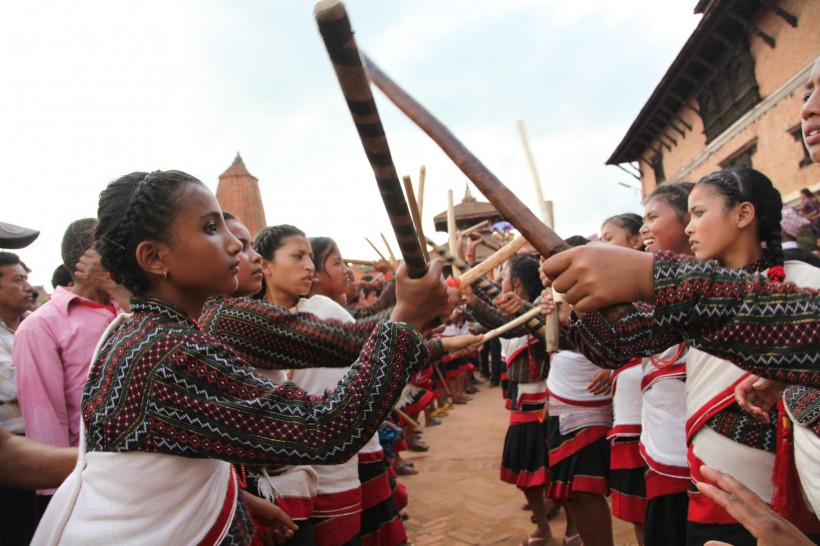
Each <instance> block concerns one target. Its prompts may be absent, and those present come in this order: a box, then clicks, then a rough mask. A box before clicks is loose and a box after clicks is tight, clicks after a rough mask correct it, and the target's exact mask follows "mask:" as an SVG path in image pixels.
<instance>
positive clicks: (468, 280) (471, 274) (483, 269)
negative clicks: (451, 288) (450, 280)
mask: <svg viewBox="0 0 820 546" xmlns="http://www.w3.org/2000/svg"><path fill="white" fill-rule="evenodd" d="M526 244H527V240H526V239H525V238H523V237H516V238H515V239H513V240H512V241H510V242H509V243H507V244H506V245H504V246H503V247H502V248H501V250H499V251H498V252H496V253H495V254H493V255H492V256H490V257H489V258H487V259H486V260H484V261H483V262H481V263H480V264H478V265H476V266H475V267H473V268H472V269H470V270H469V271H466V272H465V273H464V274H463V275H461V277H459V278H458V284H459V288H466V287H468V286H470V285H471V284H473V283H474V282H475V281H476V280H478V279H480V278H481V277H483V276H484V275H486V274H487V273H489V272H490V271H492V270H493V269H495V268H496V266H499V265H501V264H503V263H504V262H506V261H507V260H509V259H510V256H512V255H513V254H515V253H516V252H518V251H519V250H521V249H522V248H523V247H524V246H526Z"/></svg>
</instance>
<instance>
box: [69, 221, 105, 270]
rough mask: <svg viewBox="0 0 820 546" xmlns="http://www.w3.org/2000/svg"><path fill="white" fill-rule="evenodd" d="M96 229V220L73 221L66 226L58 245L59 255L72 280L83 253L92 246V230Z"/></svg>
mask: <svg viewBox="0 0 820 546" xmlns="http://www.w3.org/2000/svg"><path fill="white" fill-rule="evenodd" d="M96 227H97V219H96V218H83V219H82V220H75V221H73V222H71V223H70V224H69V225H68V228H67V229H66V230H65V234H64V235H63V241H62V243H61V245H60V255H61V257H62V259H63V266H64V267H65V268H66V270H67V271H68V272H69V274H70V275H71V280H73V279H74V270H75V269H76V268H77V262H79V261H80V258H82V256H83V254H85V251H86V250H88V249H89V248H91V247H92V246H94V229H95V228H96Z"/></svg>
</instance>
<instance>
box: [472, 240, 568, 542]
mask: <svg viewBox="0 0 820 546" xmlns="http://www.w3.org/2000/svg"><path fill="white" fill-rule="evenodd" d="M541 288H542V287H541V282H540V279H539V277H538V262H537V261H536V260H535V259H534V258H533V257H532V256H529V255H526V254H516V255H515V256H513V257H512V258H511V259H510V261H509V266H508V269H507V273H506V275H505V276H504V279H503V282H502V290H503V291H504V292H505V293H513V294H515V295H516V296H517V297H518V298H520V299H521V300H522V301H525V302H528V303H532V302H533V301H534V300H536V299H537V298H538V296H539V295H540V294H541ZM485 325H486V326H490V325H489V324H485ZM501 354H502V358H503V359H504V362H505V363H506V368H507V380H506V381H505V382H504V383H505V385H504V386H505V392H504V398H505V402H506V406H507V409H508V410H509V411H510V424H509V427H508V428H507V435H506V437H505V438H504V451H503V453H502V456H501V480H502V481H505V482H508V483H511V484H513V485H515V486H516V487H518V488H519V489H520V490H521V491H522V492H523V493H524V496H525V497H526V499H527V503H528V504H529V506H530V510H531V511H532V513H533V519H534V520H535V523H536V525H537V527H536V529H535V531H534V532H533V533H532V534H530V536H529V538H528V539H527V541H526V542H524V544H525V545H529V546H540V545H542V544H547V543H548V542H549V541H550V540H552V530H551V529H550V525H549V521H548V515H547V506H546V501H545V493H546V490H547V486H548V485H549V479H550V478H549V453H548V450H547V423H546V422H545V421H544V418H543V417H544V406H545V405H546V403H547V400H546V399H547V385H546V377H547V373H548V370H549V356H548V355H547V353H546V351H545V347H544V340H543V339H540V338H538V337H536V336H533V335H532V334H530V333H529V332H528V331H527V330H526V329H524V328H517V329H516V330H513V331H511V332H508V333H507V334H504V336H502V339H501ZM572 534H574V533H572Z"/></svg>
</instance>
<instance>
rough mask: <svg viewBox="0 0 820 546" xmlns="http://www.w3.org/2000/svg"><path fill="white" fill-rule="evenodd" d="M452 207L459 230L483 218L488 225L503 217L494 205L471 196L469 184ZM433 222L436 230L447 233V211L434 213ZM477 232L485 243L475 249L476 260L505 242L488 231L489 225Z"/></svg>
mask: <svg viewBox="0 0 820 546" xmlns="http://www.w3.org/2000/svg"><path fill="white" fill-rule="evenodd" d="M453 209H454V211H455V217H456V228H457V229H458V230H460V231H463V230H465V229H467V228H469V227H472V226H474V225H476V224H480V223H481V222H483V221H485V220H487V221H489V223H490V226H492V225H493V224H497V223H499V222H503V221H504V217H503V216H501V213H499V212H498V211H497V210H495V207H494V206H492V205H491V204H490V203H487V202H484V201H478V200H477V199H476V198H475V197H473V193H472V192H471V191H470V186H469V185H467V186H466V187H465V189H464V197H463V198H462V200H461V203H458V204H457V205H454V206H453ZM433 224H434V225H435V228H436V231H443V232H445V233H447V211H446V210H445V211H444V212H440V213H438V214H436V215H435V216H434V217H433ZM479 233H481V234H482V235H484V242H485V244H482V245H479V246H478V248H477V249H476V260H477V261H479V262H480V261H482V260H484V258H486V257H487V256H489V255H490V254H492V253H493V252H494V251H496V250H498V249H499V248H500V247H501V246H503V244H504V243H505V242H507V241H506V240H504V239H503V238H501V237H495V236H494V235H493V234H492V233H490V228H489V227H487V228H485V229H481V230H479ZM441 246H442V247H443V248H447V249H448V250H449V244H448V243H444V244H442V245H441Z"/></svg>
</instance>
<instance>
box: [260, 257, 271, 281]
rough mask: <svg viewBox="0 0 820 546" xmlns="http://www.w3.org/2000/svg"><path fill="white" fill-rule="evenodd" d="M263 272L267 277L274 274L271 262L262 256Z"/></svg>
mask: <svg viewBox="0 0 820 546" xmlns="http://www.w3.org/2000/svg"><path fill="white" fill-rule="evenodd" d="M262 274H263V275H264V276H266V277H270V276H271V275H272V274H273V270H272V268H271V264H270V262H269V261H268V260H266V259H265V258H262Z"/></svg>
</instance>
